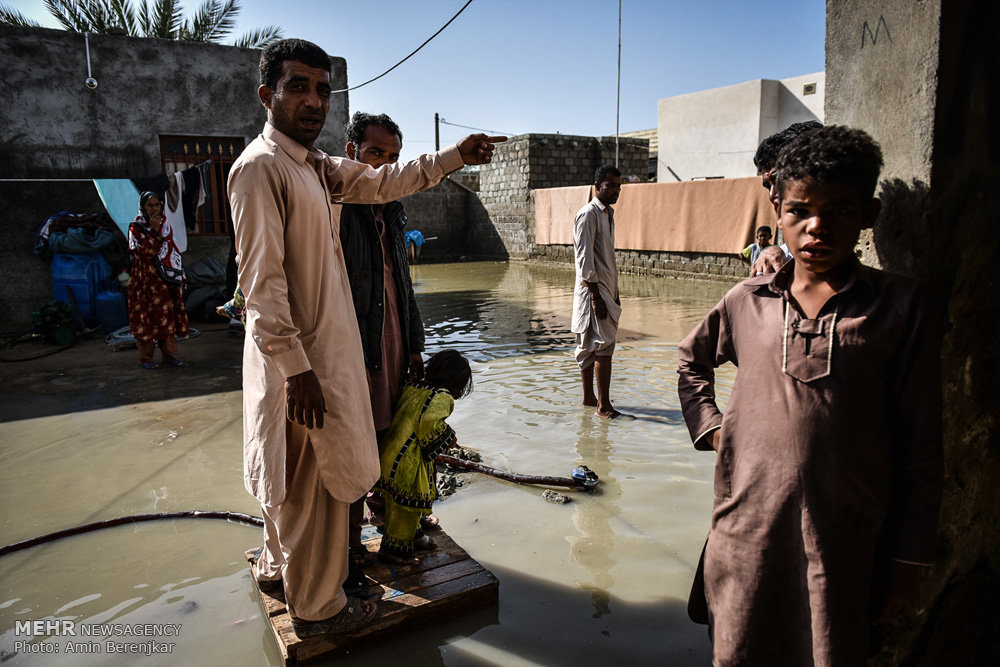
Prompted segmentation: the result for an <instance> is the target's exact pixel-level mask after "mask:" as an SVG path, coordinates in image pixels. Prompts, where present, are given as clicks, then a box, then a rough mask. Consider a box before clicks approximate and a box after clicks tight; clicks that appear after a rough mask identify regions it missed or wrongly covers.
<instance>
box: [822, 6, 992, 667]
mask: <svg viewBox="0 0 1000 667" xmlns="http://www.w3.org/2000/svg"><path fill="white" fill-rule="evenodd" d="M998 25H1000V5H998V3H995V2H988V3H984V2H977V1H975V0H949V1H948V2H942V1H941V0H923V1H922V2H913V1H912V0H883V1H882V2H880V3H878V4H877V5H873V4H872V3H870V2H867V1H866V0H828V2H827V42H826V54H827V69H826V71H827V77H828V78H827V83H828V87H827V96H826V97H827V99H826V111H827V122H829V123H839V124H846V125H852V126H856V127H861V128H862V129H865V130H866V131H868V132H870V133H871V134H872V135H873V136H874V137H875V138H876V139H877V140H878V141H879V142H880V143H881V144H882V149H883V152H884V154H885V161H886V168H885V171H884V173H883V181H882V183H881V187H880V190H881V197H882V199H883V202H884V208H883V215H882V216H880V218H879V221H878V223H877V225H876V228H875V230H874V233H873V234H872V235H870V236H869V237H868V238H867V239H866V240H865V242H864V244H863V250H864V258H865V261H868V262H871V263H873V264H880V265H881V266H883V267H885V268H886V269H889V270H892V271H897V272H902V273H907V274H910V275H913V276H916V277H918V278H921V279H922V280H924V281H925V282H926V283H927V286H928V293H929V295H930V296H931V298H932V304H933V305H934V306H935V308H936V313H937V316H938V321H939V325H940V328H941V330H942V332H943V340H942V345H941V367H942V375H943V383H942V392H943V396H944V436H945V440H944V444H945V489H944V504H943V507H942V512H941V522H940V532H941V536H942V542H941V555H940V559H939V562H938V564H937V565H936V566H935V567H934V568H933V570H932V571H931V572H930V573H929V575H928V577H927V579H926V581H925V586H924V597H925V603H926V604H925V606H926V608H927V612H926V613H925V614H924V615H923V616H921V617H920V618H918V619H917V620H916V621H915V622H911V623H904V624H902V625H900V626H897V627H895V628H893V629H892V630H891V631H890V632H889V634H888V635H887V637H886V638H885V639H886V643H885V646H884V647H883V649H882V652H881V654H880V655H879V657H878V661H879V664H907V665H946V664H947V665H959V664H961V665H981V664H993V663H995V662H996V659H997V656H998V655H1000V495H998V494H997V489H998V488H1000V457H998V447H1000V426H998V420H1000V395H998V393H997V391H996V386H995V385H996V378H997V377H998V375H1000V343H998V341H997V337H996V321H997V315H996V313H997V312H998V309H1000V303H998V301H1000V284H998V283H1000V280H998V277H997V276H998V274H997V271H996V258H997V257H998V256H1000V243H998V240H997V228H998V219H997V211H998V210H1000V196H998V194H997V187H996V184H997V183H998V182H1000V134H998V133H997V128H998V127H1000V104H998V99H1000V98H998V96H997V94H996V91H997V89H998V77H997V71H998V70H997V67H996V39H995V32H996V26H998Z"/></svg>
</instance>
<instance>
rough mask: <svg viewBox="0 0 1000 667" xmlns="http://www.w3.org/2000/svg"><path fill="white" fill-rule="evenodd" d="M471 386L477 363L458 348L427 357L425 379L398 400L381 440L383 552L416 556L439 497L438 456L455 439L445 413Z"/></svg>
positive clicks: (398, 561)
mask: <svg viewBox="0 0 1000 667" xmlns="http://www.w3.org/2000/svg"><path fill="white" fill-rule="evenodd" d="M471 391H472V369H471V368H470V367H469V362H468V361H466V360H465V358H464V357H463V356H462V355H461V354H459V353H458V352H456V351H455V350H444V351H442V352H438V353H437V354H435V355H434V356H433V357H431V358H430V359H429V360H428V361H427V365H426V367H425V368H424V379H423V381H422V382H412V383H407V384H406V385H405V386H404V387H403V392H402V394H400V396H399V400H398V401H397V403H396V412H395V414H394V415H393V418H392V425H390V426H389V430H388V432H387V433H386V435H385V439H384V440H383V442H382V446H381V447H380V448H379V449H380V450H381V465H382V475H381V477H380V479H379V481H378V484H377V487H378V488H379V489H381V491H382V494H383V496H384V498H385V535H384V536H383V537H382V546H381V548H380V549H379V552H378V557H379V559H380V560H382V561H383V562H388V563H391V564H394V565H404V564H407V563H410V562H413V549H414V546H415V543H416V541H417V539H418V538H419V539H424V540H426V539H427V538H426V537H425V536H422V535H418V533H419V530H420V519H421V517H423V516H427V515H430V513H431V505H432V504H433V503H434V500H436V499H437V487H436V486H435V479H434V478H435V472H434V457H436V456H437V455H438V454H441V453H443V452H444V451H445V450H446V449H448V448H449V447H451V446H452V445H453V444H455V442H456V438H455V431H453V430H452V428H451V427H450V426H448V424H447V422H445V419H447V418H448V416H449V415H451V413H452V411H453V410H454V409H455V399H457V398H462V397H463V396H468V395H469V393H470V392H471Z"/></svg>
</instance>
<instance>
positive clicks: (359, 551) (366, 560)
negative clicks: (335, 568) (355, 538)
mask: <svg viewBox="0 0 1000 667" xmlns="http://www.w3.org/2000/svg"><path fill="white" fill-rule="evenodd" d="M347 555H348V558H349V559H350V562H351V565H353V566H354V567H357V568H364V567H369V566H371V565H374V564H375V554H373V553H372V552H371V551H368V549H367V548H366V547H365V546H363V545H362V546H358V547H349V548H348V550H347Z"/></svg>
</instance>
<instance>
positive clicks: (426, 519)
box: [420, 514, 441, 530]
mask: <svg viewBox="0 0 1000 667" xmlns="http://www.w3.org/2000/svg"><path fill="white" fill-rule="evenodd" d="M420 528H421V529H423V530H441V520H440V519H439V518H437V517H436V516H435V515H433V514H424V515H421V517H420Z"/></svg>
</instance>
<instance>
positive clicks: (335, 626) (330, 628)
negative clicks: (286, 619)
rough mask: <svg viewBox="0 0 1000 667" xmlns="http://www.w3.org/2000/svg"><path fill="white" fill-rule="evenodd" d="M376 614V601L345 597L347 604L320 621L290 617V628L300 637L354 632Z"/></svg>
mask: <svg viewBox="0 0 1000 667" xmlns="http://www.w3.org/2000/svg"><path fill="white" fill-rule="evenodd" d="M376 614H378V603H376V602H375V601H374V600H362V599H361V598H357V597H349V598H347V604H346V605H345V606H344V608H343V609H341V610H340V612H339V613H337V614H336V615H334V616H331V617H330V618H327V619H324V620H322V621H304V620H301V619H296V618H292V630H294V631H295V634H296V636H298V637H299V638H300V639H305V638H306V637H318V636H319V635H325V634H331V633H341V632H354V631H355V630H358V629H360V628H362V627H364V626H365V625H367V624H368V623H370V622H371V620H372V619H373V618H375V615H376Z"/></svg>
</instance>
